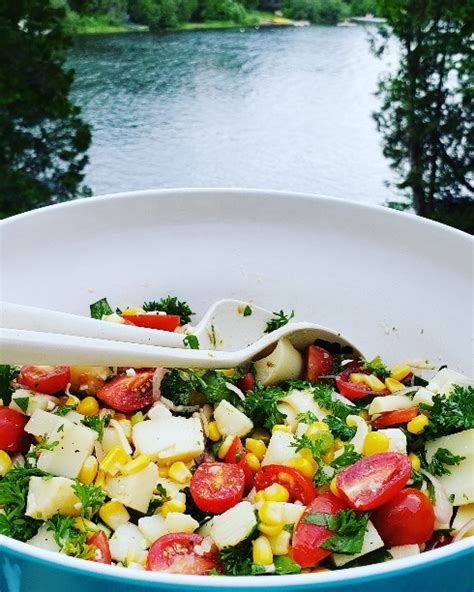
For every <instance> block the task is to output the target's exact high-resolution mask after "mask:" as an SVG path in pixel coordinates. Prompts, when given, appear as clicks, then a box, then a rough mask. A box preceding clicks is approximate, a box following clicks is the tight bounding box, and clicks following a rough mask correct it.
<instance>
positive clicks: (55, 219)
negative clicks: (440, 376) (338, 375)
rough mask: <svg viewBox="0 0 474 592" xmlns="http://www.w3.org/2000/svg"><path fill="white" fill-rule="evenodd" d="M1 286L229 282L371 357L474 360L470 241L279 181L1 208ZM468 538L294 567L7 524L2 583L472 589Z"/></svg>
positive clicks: (19, 292) (212, 294)
mask: <svg viewBox="0 0 474 592" xmlns="http://www.w3.org/2000/svg"><path fill="white" fill-rule="evenodd" d="M0 244H1V265H0V273H1V276H0V279H1V299H2V300H6V301H10V302H15V303H19V304H26V305H35V306H40V307H44V308H50V309H54V310H60V311H66V312H72V313H78V314H84V315H87V314H88V310H89V304H90V303H91V302H94V301H95V300H98V299H99V298H102V297H104V296H106V297H107V298H108V299H109V302H110V303H111V304H112V306H126V305H135V304H137V303H138V304H140V303H141V302H143V301H144V300H151V299H159V298H161V297H163V296H166V295H168V294H173V295H177V296H178V297H179V298H180V299H184V300H187V301H188V302H189V303H190V304H191V306H192V308H193V309H194V310H195V311H196V312H197V313H198V315H197V316H198V317H199V315H200V314H202V313H203V312H204V311H205V310H206V308H207V307H208V306H209V305H210V304H211V303H212V302H214V301H216V300H218V299H220V298H239V299H242V300H246V301H251V302H254V303H256V304H259V305H261V306H264V307H266V308H270V309H272V310H280V309H283V310H285V311H290V310H291V309H294V310H295V312H296V319H297V320H307V321H313V322H316V323H319V324H321V325H325V326H328V327H332V328H334V329H337V330H339V331H341V332H342V333H343V334H345V335H346V336H347V337H348V338H349V339H351V340H352V341H353V342H354V343H356V344H357V345H358V346H359V348H360V349H361V351H363V352H365V354H366V355H367V356H368V357H371V356H375V355H377V354H380V355H381V356H382V358H383V359H384V360H385V361H386V362H387V363H388V364H391V363H396V362H400V361H403V360H419V361H423V362H425V361H428V362H430V363H432V364H433V365H435V366H441V365H442V364H447V365H448V366H449V367H450V368H452V369H453V370H458V371H461V372H463V373H465V374H468V375H472V374H473V368H472V363H473V356H472V353H473V352H472V341H471V339H472V289H473V288H472V263H473V250H472V247H473V241H472V238H471V237H470V236H469V235H467V234H464V233H462V232H459V231H456V230H453V229H451V228H448V227H446V226H443V225H440V224H437V223H434V222H430V221H427V220H424V219H421V218H416V217H414V216H411V215H408V214H402V213H399V212H395V211H392V210H389V209H387V208H383V207H378V206H368V205H361V204H356V203H351V202H346V201H342V200H336V199H331V198H326V197H317V196H312V195H301V194H289V193H284V192H273V191H257V190H256V191H252V190H237V189H233V190H219V189H208V190H206V189H188V190H165V191H144V192H137V193H126V194H118V195H111V196H105V197H97V198H91V199H85V200H79V201H75V202H71V203H68V204H61V205H57V206H53V207H49V208H44V209H40V210H36V211H34V212H30V213H27V214H23V215H20V216H16V217H13V218H10V219H7V220H5V221H3V222H2V223H1V243H0ZM472 540H473V539H465V540H463V541H460V542H457V543H454V544H452V545H449V546H446V547H443V548H440V549H436V550H434V551H430V552H428V553H426V554H421V555H418V556H415V557H409V558H406V559H400V560H397V561H388V562H386V563H383V564H377V565H371V566H365V567H357V568H352V569H348V570H341V571H335V572H330V573H329V572H324V573H315V574H307V575H297V576H280V577H275V576H257V577H245V578H242V577H238V578H229V577H215V576H185V575H171V574H160V573H150V572H142V571H137V570H131V569H129V570H127V569H123V568H119V567H111V566H107V565H101V564H97V563H92V562H86V561H81V560H78V559H73V558H70V557H66V556H62V555H58V554H55V553H52V552H50V551H45V550H41V549H37V548H34V547H31V546H29V545H26V544H24V543H21V542H18V541H14V540H12V539H8V538H7V537H3V536H1V535H0V592H40V591H46V590H47V591H48V592H60V591H61V592H63V591H64V590H67V591H68V592H79V591H81V592H82V591H83V590H88V592H103V591H104V590H114V592H125V591H127V592H134V591H138V590H143V589H149V590H178V589H179V590H182V591H184V592H191V591H202V590H204V589H206V588H214V589H232V590H234V591H242V590H255V589H257V587H262V586H265V587H269V588H278V589H281V590H309V589H317V590H319V591H321V592H325V591H329V590H340V591H342V590H351V592H362V591H364V592H375V591H380V590H382V589H383V590H384V592H399V591H400V590H401V589H402V590H404V591H413V592H419V591H420V590H429V591H430V592H444V591H445V590H450V591H452V592H470V591H471V590H472V589H473V587H474V574H473V567H472V566H473V556H474V553H473V548H472V542H471V541H472Z"/></svg>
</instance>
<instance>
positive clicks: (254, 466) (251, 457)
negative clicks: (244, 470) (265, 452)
mask: <svg viewBox="0 0 474 592" xmlns="http://www.w3.org/2000/svg"><path fill="white" fill-rule="evenodd" d="M245 460H246V461H247V464H248V466H249V467H250V470H251V471H252V473H256V472H257V471H258V470H259V469H260V461H259V460H258V458H257V457H256V456H255V454H254V453H253V452H247V454H246V455H245Z"/></svg>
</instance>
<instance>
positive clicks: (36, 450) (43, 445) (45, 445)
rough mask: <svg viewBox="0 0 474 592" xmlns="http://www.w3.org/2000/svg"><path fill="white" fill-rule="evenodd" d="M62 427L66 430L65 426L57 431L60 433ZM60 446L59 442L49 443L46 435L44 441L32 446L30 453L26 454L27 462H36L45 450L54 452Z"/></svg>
mask: <svg viewBox="0 0 474 592" xmlns="http://www.w3.org/2000/svg"><path fill="white" fill-rule="evenodd" d="M61 427H62V428H63V429H64V426H59V428H58V429H57V431H58V432H60V431H62V430H61ZM58 444H59V441H58V440H55V441H54V442H48V440H47V436H46V434H45V435H44V436H43V439H42V441H41V442H40V443H39V444H36V446H32V447H31V448H30V450H29V452H27V453H26V455H25V458H26V462H27V463H29V459H32V460H34V461H36V460H37V459H38V457H39V455H40V454H41V452H43V450H54V449H55V448H56V446H57V445H58Z"/></svg>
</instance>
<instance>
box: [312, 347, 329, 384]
mask: <svg viewBox="0 0 474 592" xmlns="http://www.w3.org/2000/svg"><path fill="white" fill-rule="evenodd" d="M333 371H334V357H333V356H332V355H331V354H330V353H329V352H328V351H327V350H326V349H324V348H323V347H319V346H318V345H310V346H309V347H308V349H307V350H306V380H307V381H308V382H312V383H314V382H316V381H317V380H318V378H319V377H320V376H324V375H326V374H332V373H333Z"/></svg>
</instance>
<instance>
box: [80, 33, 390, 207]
mask: <svg viewBox="0 0 474 592" xmlns="http://www.w3.org/2000/svg"><path fill="white" fill-rule="evenodd" d="M70 64H71V65H72V66H73V67H74V68H75V69H76V83H75V90H74V92H75V99H76V101H77V102H78V103H79V104H80V105H81V106H82V107H83V114H84V117H85V119H86V120H88V121H89V122H90V123H91V124H92V126H93V131H94V136H93V144H92V147H91V149H90V165H89V167H88V169H87V176H86V183H87V184H88V185H89V186H90V187H91V188H92V190H93V192H94V193H95V194H101V193H109V192H115V191H126V190H134V189H144V188H152V187H190V186H195V187H202V186H226V187H236V186H240V187H261V188H272V189H289V190H296V191H305V192H312V193H322V194H326V195H334V196H337V197H345V198H349V199H353V200H357V201H364V202H371V203H382V202H384V201H385V200H386V199H388V198H390V197H393V196H392V193H391V190H389V189H387V188H386V187H385V185H384V181H385V180H387V179H390V171H389V168H388V164H387V161H385V159H384V158H383V156H382V151H381V145H380V137H379V135H378V133H377V132H376V130H375V126H374V123H373V121H372V119H371V112H372V111H373V110H374V109H375V108H376V107H377V104H378V100H377V99H376V98H375V97H374V96H373V92H374V91H375V88H376V82H377V78H378V76H379V74H380V73H381V71H382V70H383V69H384V68H385V65H384V64H383V63H381V62H380V61H378V60H376V59H375V58H374V57H373V56H372V55H371V54H370V51H369V46H368V39H367V31H366V30H365V29H364V28H363V27H353V28H347V29H346V28H336V27H307V28H301V29H297V28H272V29H265V30H262V29H260V30H252V29H250V30H246V31H245V32H240V31H238V30H231V31H196V32H184V33H174V34H166V35H154V34H148V33H133V34H123V35H103V36H102V35H100V36H99V35H97V36H82V37H80V38H78V40H77V43H76V46H75V48H74V50H73V52H72V55H71V58H70Z"/></svg>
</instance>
